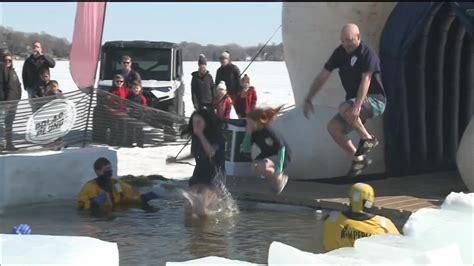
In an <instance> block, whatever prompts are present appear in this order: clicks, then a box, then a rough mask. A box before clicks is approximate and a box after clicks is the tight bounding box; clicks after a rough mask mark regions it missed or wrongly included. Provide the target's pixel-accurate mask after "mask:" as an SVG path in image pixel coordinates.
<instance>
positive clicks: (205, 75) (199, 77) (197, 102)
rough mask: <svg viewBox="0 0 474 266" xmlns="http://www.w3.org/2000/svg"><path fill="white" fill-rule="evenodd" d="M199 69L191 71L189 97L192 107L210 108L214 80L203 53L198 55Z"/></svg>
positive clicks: (213, 91) (213, 92) (213, 93)
mask: <svg viewBox="0 0 474 266" xmlns="http://www.w3.org/2000/svg"><path fill="white" fill-rule="evenodd" d="M198 65H199V70H198V71H195V72H193V73H191V75H192V76H193V78H192V80H191V97H192V99H193V105H194V109H196V110H198V109H203V108H207V109H209V110H212V100H213V99H214V95H215V88H214V81H213V79H212V76H211V74H210V73H209V71H207V60H206V57H205V56H204V55H202V54H201V55H199V60H198Z"/></svg>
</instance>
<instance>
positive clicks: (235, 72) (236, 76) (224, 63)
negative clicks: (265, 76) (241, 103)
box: [215, 51, 240, 108]
mask: <svg viewBox="0 0 474 266" xmlns="http://www.w3.org/2000/svg"><path fill="white" fill-rule="evenodd" d="M219 61H220V62H221V67H219V68H218V69H217V72H216V80H215V85H216V86H217V85H219V83H220V82H221V81H225V85H226V86H227V92H228V93H229V95H230V97H231V98H232V102H233V104H234V108H235V107H236V106H235V104H236V97H237V93H238V92H239V91H240V69H239V67H237V66H236V65H234V64H232V62H231V61H230V54H229V52H228V51H224V52H222V54H221V55H220V56H219Z"/></svg>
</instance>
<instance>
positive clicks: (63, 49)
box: [0, 26, 71, 58]
mask: <svg viewBox="0 0 474 266" xmlns="http://www.w3.org/2000/svg"><path fill="white" fill-rule="evenodd" d="M35 41H39V42H41V44H42V46H43V51H44V52H45V53H47V54H51V55H53V56H54V57H56V58H68V57H69V50H70V49H71V43H70V42H69V41H68V40H67V39H66V38H58V37H56V36H53V35H50V34H48V33H46V32H43V31H42V32H39V33H38V32H32V33H27V32H21V31H15V30H13V29H12V28H9V27H3V26H0V46H1V48H2V49H3V50H8V51H10V52H11V53H12V54H14V55H17V56H20V57H24V58H26V57H27V56H29V55H30V54H31V50H32V45H33V42H35Z"/></svg>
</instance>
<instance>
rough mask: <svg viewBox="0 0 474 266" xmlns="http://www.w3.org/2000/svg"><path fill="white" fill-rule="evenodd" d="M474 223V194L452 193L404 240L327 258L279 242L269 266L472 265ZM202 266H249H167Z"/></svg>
mask: <svg viewBox="0 0 474 266" xmlns="http://www.w3.org/2000/svg"><path fill="white" fill-rule="evenodd" d="M473 217H474V193H469V194H465V193H462V192H461V193H455V192H451V194H449V195H448V196H447V197H446V199H445V201H444V202H443V205H442V206H441V208H439V209H432V208H424V209H420V210H419V211H417V212H416V213H413V214H412V215H411V216H410V218H409V219H408V221H407V222H406V224H405V226H404V227H403V234H404V235H374V236H371V237H366V238H361V239H358V240H356V242H355V244H354V247H346V248H340V249H336V250H333V251H330V252H327V253H324V254H314V253H310V252H305V251H301V250H299V249H297V248H294V247H292V246H289V245H286V244H283V243H280V242H276V241H275V242H273V243H272V244H271V245H270V249H269V252H268V265H294V264H311V265H316V264H331V265H347V264H351V265H365V264H373V263H382V264H391V265H393V264H399V265H405V264H439V265H460V264H466V265H467V264H469V265H472V264H473V263H474V259H473V243H472V242H473V241H472V240H473V235H472V233H473V232H472V231H473V230H472V222H473ZM378 254H379V255H378ZM200 262H202V263H206V264H212V263H214V264H221V263H223V262H227V263H232V262H234V263H235V265H248V264H245V263H246V262H235V261H230V260H226V259H224V260H223V258H219V257H206V258H201V259H199V260H194V261H188V262H182V263H173V264H171V263H169V264H167V265H191V264H188V263H193V265H194V263H197V264H199V263H200Z"/></svg>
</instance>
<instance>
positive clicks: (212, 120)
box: [181, 109, 222, 138]
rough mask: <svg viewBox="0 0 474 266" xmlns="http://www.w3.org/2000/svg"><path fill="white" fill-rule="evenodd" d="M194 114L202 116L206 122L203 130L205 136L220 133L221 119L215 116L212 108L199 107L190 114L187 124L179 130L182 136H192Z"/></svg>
mask: <svg viewBox="0 0 474 266" xmlns="http://www.w3.org/2000/svg"><path fill="white" fill-rule="evenodd" d="M196 115H199V116H200V117H202V119H203V120H204V122H205V123H206V126H205V128H204V131H203V133H204V136H206V138H214V137H216V136H218V135H219V134H220V133H221V131H222V121H221V120H220V119H219V117H217V115H216V113H215V112H214V110H209V109H199V110H196V111H194V112H193V113H192V114H191V117H190V118H189V122H188V126H187V127H186V128H185V129H184V130H183V131H182V132H181V136H182V137H186V136H188V137H192V136H193V135H194V128H193V118H194V116H196Z"/></svg>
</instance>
